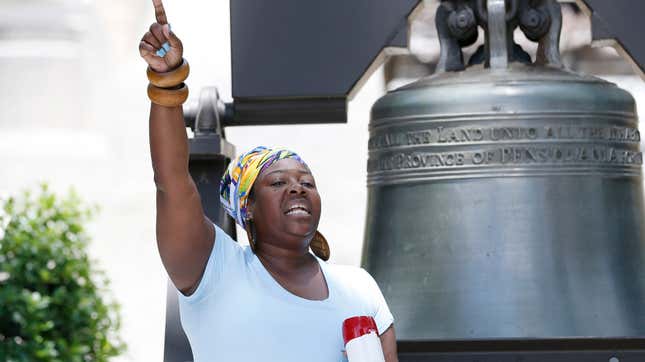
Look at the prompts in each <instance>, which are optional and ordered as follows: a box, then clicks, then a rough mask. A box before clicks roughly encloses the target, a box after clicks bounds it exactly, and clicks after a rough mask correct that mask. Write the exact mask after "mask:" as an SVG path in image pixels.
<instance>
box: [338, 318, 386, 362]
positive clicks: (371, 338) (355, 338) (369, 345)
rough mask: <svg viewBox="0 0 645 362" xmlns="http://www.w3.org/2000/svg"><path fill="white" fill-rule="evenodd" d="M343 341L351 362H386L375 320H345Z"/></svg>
mask: <svg viewBox="0 0 645 362" xmlns="http://www.w3.org/2000/svg"><path fill="white" fill-rule="evenodd" d="M343 339H344V340H345V351H346V352H347V360H348V361H349V362H385V357H384V356H383V348H382V347H381V340H380V339H379V337H378V329H377V328H376V322H375V321H374V318H372V317H369V316H359V317H352V318H347V319H345V321H344V322H343Z"/></svg>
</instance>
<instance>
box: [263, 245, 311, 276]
mask: <svg viewBox="0 0 645 362" xmlns="http://www.w3.org/2000/svg"><path fill="white" fill-rule="evenodd" d="M256 255H257V257H258V259H260V261H261V262H262V264H263V265H264V266H265V268H267V270H269V271H270V272H271V273H272V274H278V275H280V276H286V277H288V276H291V275H300V276H303V275H306V274H307V273H306V272H307V271H312V269H313V271H317V268H312V266H316V267H317V266H318V265H317V264H318V262H317V260H316V258H315V257H314V256H313V255H311V253H309V250H308V249H305V250H291V249H285V248H281V247H277V246H275V245H271V244H268V243H264V244H263V245H262V247H259V248H258V249H257V250H256Z"/></svg>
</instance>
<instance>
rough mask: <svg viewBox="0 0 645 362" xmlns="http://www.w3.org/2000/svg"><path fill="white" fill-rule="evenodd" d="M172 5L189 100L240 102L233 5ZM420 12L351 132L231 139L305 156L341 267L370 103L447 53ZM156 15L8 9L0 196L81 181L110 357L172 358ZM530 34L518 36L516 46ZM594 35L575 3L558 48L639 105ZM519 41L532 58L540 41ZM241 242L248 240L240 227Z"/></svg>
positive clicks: (76, 1) (97, 0) (98, 7)
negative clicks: (150, 87) (113, 342)
mask: <svg viewBox="0 0 645 362" xmlns="http://www.w3.org/2000/svg"><path fill="white" fill-rule="evenodd" d="M164 4H165V7H166V11H167V14H168V18H169V21H170V23H171V24H172V27H173V31H175V32H176V33H177V35H178V36H179V37H180V38H181V39H182V40H183V42H184V47H185V57H186V58H187V59H188V60H189V62H190V64H191V75H190V78H189V79H188V82H187V83H188V84H189V86H190V89H191V91H192V93H191V94H192V97H193V98H194V97H196V96H197V95H198V94H199V90H200V89H201V88H202V87H205V86H217V87H218V89H219V91H220V95H221V96H222V98H224V100H225V101H231V89H230V86H231V84H230V83H231V75H230V73H231V72H230V69H231V65H230V48H229V41H230V39H229V37H230V31H229V10H228V9H229V1H228V0H217V1H204V0H193V1H190V2H186V1H179V0H165V2H164ZM424 5H425V7H424V9H423V10H422V11H421V12H419V13H418V16H417V17H416V18H415V19H414V20H413V21H412V22H411V28H412V32H411V41H410V51H401V50H397V51H394V52H391V53H392V54H393V55H392V56H391V57H390V60H389V61H388V62H387V63H386V64H384V65H382V66H380V67H379V68H378V69H377V70H376V71H375V72H374V73H373V74H372V75H371V76H370V77H369V80H368V81H367V82H366V83H365V84H364V85H363V87H362V88H361V90H360V91H359V92H358V93H357V94H356V96H355V97H354V99H353V100H352V101H351V102H350V103H349V115H348V120H349V121H348V123H347V124H342V125H337V124H336V125H306V126H262V127H258V126H254V127H234V128H229V129H227V131H226V133H227V138H228V140H229V141H230V142H231V143H233V144H234V145H235V146H236V149H237V151H238V152H240V151H244V150H246V149H249V148H251V147H254V146H256V145H259V144H263V145H274V146H286V147H289V148H291V149H294V150H295V151H297V152H299V153H300V154H301V155H302V156H303V158H304V159H305V160H307V162H308V163H309V164H310V166H311V168H312V169H313V171H314V174H315V176H316V179H317V183H318V186H319V189H320V193H321V195H322V200H323V215H322V219H321V225H320V230H321V231H322V232H323V233H324V234H325V235H326V237H327V239H328V240H329V241H330V244H331V249H332V257H331V261H332V262H334V263H340V264H353V265H359V264H360V255H361V244H362V240H363V229H364V218H365V206H366V205H365V203H366V187H365V180H366V160H367V140H368V134H367V125H368V120H369V110H370V107H371V105H372V104H373V102H374V101H375V100H376V99H377V98H379V97H380V96H382V95H383V94H384V93H385V92H386V91H387V90H391V89H395V88H397V87H399V86H401V85H404V84H406V83H409V82H411V81H414V80H416V79H418V78H420V77H423V76H426V75H429V74H431V73H432V72H433V70H434V66H435V64H436V61H437V59H438V56H439V47H438V40H437V37H436V30H435V26H434V19H433V18H434V12H435V9H436V6H437V0H426V1H424ZM305 16H315V14H305ZM153 21H154V11H153V8H152V1H150V0H110V1H106V0H3V1H1V2H0V80H1V81H2V84H3V87H0V165H1V167H0V193H1V194H2V195H12V194H16V193H17V192H18V191H20V190H23V189H25V188H32V189H33V188H35V187H36V186H37V185H38V184H39V183H40V182H47V183H49V184H50V186H51V188H52V189H53V190H55V191H58V192H61V193H64V192H66V191H67V190H68V189H69V188H70V187H73V188H74V189H76V190H77V191H78V193H79V194H80V195H81V197H82V198H83V199H85V200H87V201H89V202H91V203H96V204H98V205H99V206H100V208H101V212H100V214H99V215H98V216H97V217H96V218H95V220H94V222H93V223H92V224H91V225H89V227H90V234H91V236H92V239H93V243H92V246H91V250H90V253H91V255H92V257H93V258H95V259H96V261H97V264H98V266H99V267H100V268H102V269H104V270H106V272H107V274H108V277H109V278H110V279H111V281H112V286H111V288H112V291H113V294H114V295H115V297H116V299H117V300H118V301H119V303H120V304H121V305H122V317H123V326H122V329H121V336H122V338H123V339H124V340H125V341H126V342H127V344H128V347H129V349H128V351H127V352H126V353H125V354H123V355H122V356H120V357H118V358H116V359H115V361H161V360H162V356H163V336H164V320H165V301H166V298H165V296H166V294H165V293H166V280H167V278H166V274H165V271H164V270H163V267H162V265H161V262H160V259H159V256H158V254H157V248H156V242H155V235H154V223H155V208H154V202H155V187H154V183H153V175H152V169H151V164H150V156H149V152H148V135H147V128H148V125H147V122H148V110H149V101H148V98H147V96H146V91H145V89H146V86H147V83H148V81H147V79H146V76H145V68H146V65H145V63H144V62H143V60H141V59H140V58H139V53H138V43H139V40H140V38H141V36H142V35H143V34H144V33H145V32H146V31H147V29H148V26H149V25H150V24H151V23H152V22H153ZM522 38H523V35H522V34H521V33H520V32H519V31H518V32H517V33H516V39H522ZM479 39H480V40H479V41H478V43H477V44H475V45H473V46H471V47H470V52H471V53H472V52H473V51H474V50H475V49H476V47H477V46H478V45H479V44H480V43H481V42H482V39H483V36H480V38H479ZM590 41H591V35H590V25H589V20H588V18H587V16H586V15H585V14H584V13H583V12H581V11H580V10H579V9H577V8H576V7H575V6H574V5H573V4H567V5H566V6H565V7H564V29H563V36H562V41H561V48H562V52H563V57H564V60H565V62H566V64H567V66H568V67H569V68H570V69H572V70H574V71H577V72H585V73H591V74H593V75H596V76H599V77H601V78H604V79H607V80H609V81H612V82H615V83H617V84H618V85H620V86H621V87H623V88H625V89H627V90H629V91H630V92H631V93H632V94H633V95H634V97H635V98H636V100H637V103H638V105H639V109H641V110H642V109H643V107H645V87H643V81H642V80H641V79H640V78H639V77H638V76H637V75H636V74H635V73H634V70H633V68H632V67H631V65H630V64H629V63H628V62H627V61H625V60H624V59H623V58H621V57H620V56H619V55H618V54H617V52H616V51H615V50H614V49H612V48H591V47H590V46H589V43H590ZM520 44H522V45H523V47H524V48H525V49H528V50H530V51H532V52H533V54H534V51H535V47H534V46H533V45H532V44H530V43H528V42H527V41H526V40H525V39H524V40H521V41H520ZM258 61H261V60H260V59H259V60H258ZM284 76H285V77H288V76H289V73H288V69H285V73H284ZM238 235H240V236H241V239H243V237H244V233H243V232H238ZM241 242H242V243H245V242H246V241H245V240H241Z"/></svg>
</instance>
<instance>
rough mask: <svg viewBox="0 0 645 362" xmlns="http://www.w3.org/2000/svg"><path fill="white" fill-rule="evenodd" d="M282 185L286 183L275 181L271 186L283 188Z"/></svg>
mask: <svg viewBox="0 0 645 362" xmlns="http://www.w3.org/2000/svg"><path fill="white" fill-rule="evenodd" d="M282 185H284V181H273V182H272V183H271V186H275V187H278V186H282Z"/></svg>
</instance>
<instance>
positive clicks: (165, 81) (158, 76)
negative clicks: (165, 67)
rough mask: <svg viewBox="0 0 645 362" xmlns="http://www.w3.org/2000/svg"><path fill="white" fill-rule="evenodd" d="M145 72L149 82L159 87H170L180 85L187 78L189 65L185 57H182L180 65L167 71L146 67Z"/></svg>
mask: <svg viewBox="0 0 645 362" xmlns="http://www.w3.org/2000/svg"><path fill="white" fill-rule="evenodd" d="M146 73H147V74H148V80H149V81H150V83H152V84H154V85H156V86H157V87H160V88H171V87H176V86H178V85H180V84H181V83H183V82H184V81H185V80H186V78H188V74H189V73H190V66H189V65H188V62H187V61H186V59H182V63H181V65H180V66H179V67H177V68H176V69H173V70H171V71H169V72H165V73H158V72H155V71H154V70H152V69H151V68H150V67H148V70H147V71H146Z"/></svg>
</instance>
